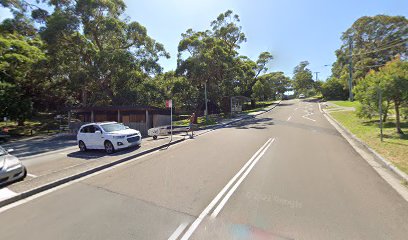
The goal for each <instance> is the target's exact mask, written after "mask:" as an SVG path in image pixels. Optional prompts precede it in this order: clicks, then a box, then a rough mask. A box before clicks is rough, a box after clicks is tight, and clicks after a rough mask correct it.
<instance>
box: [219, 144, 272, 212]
mask: <svg viewBox="0 0 408 240" xmlns="http://www.w3.org/2000/svg"><path fill="white" fill-rule="evenodd" d="M274 141H275V138H274V139H272V141H271V142H270V143H269V144H268V146H266V147H265V148H264V150H262V152H261V153H260V154H259V155H258V157H257V158H256V159H255V160H254V161H253V162H252V164H251V166H249V168H248V169H247V170H246V171H245V173H244V174H243V175H242V176H241V178H240V179H239V180H238V182H236V183H235V185H234V186H233V187H232V188H231V189H230V190H229V192H228V193H227V195H225V197H224V199H222V201H221V202H220V203H219V204H218V207H217V208H216V209H215V210H214V212H213V213H212V214H211V217H212V218H215V217H217V215H218V213H220V211H221V210H222V208H223V207H224V205H225V204H226V203H227V201H228V199H229V198H230V197H231V196H232V194H234V192H235V190H236V189H237V188H238V187H239V185H240V184H241V183H242V181H244V179H245V178H246V177H247V176H248V174H249V173H250V172H251V170H252V168H254V166H255V165H256V164H257V163H258V161H259V159H261V158H262V156H263V155H264V154H265V152H266V150H268V148H269V147H270V146H271V144H272V143H273V142H274Z"/></svg>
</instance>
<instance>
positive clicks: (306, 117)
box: [302, 113, 316, 122]
mask: <svg viewBox="0 0 408 240" xmlns="http://www.w3.org/2000/svg"><path fill="white" fill-rule="evenodd" d="M313 114H314V113H308V114H306V115H303V116H302V118H305V119H307V120H310V121H313V122H316V120H314V119H311V118H308V116H310V115H313Z"/></svg>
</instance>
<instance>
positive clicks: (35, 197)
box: [0, 150, 160, 213]
mask: <svg viewBox="0 0 408 240" xmlns="http://www.w3.org/2000/svg"><path fill="white" fill-rule="evenodd" d="M158 151H160V150H156V151H154V152H151V153H147V154H145V155H142V156H140V157H137V158H134V159H132V160H129V161H126V162H123V163H119V164H117V165H115V166H112V167H109V168H106V169H104V170H101V171H99V172H95V173H92V174H89V175H87V176H85V177H82V178H78V179H76V180H73V181H70V182H67V183H64V184H62V185H59V186H57V187H54V188H51V189H48V190H45V191H43V192H39V193H37V194H34V195H32V196H30V197H28V198H25V199H22V200H19V201H17V202H14V203H11V204H8V205H6V206H4V207H0V213H2V212H5V211H7V210H9V209H12V208H15V207H17V206H20V205H22V204H25V203H28V202H30V201H32V200H34V199H37V198H40V197H42V196H44V195H47V194H49V193H52V192H55V191H58V190H60V189H62V188H65V187H68V186H70V185H72V184H75V183H78V182H81V181H84V180H85V179H88V178H91V177H94V176H97V175H99V174H102V173H105V172H107V171H111V170H113V169H116V168H118V167H121V166H123V165H126V164H129V163H132V162H135V161H138V160H141V159H142V158H146V157H148V156H150V155H152V154H155V153H157V152H158Z"/></svg>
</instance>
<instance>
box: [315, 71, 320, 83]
mask: <svg viewBox="0 0 408 240" xmlns="http://www.w3.org/2000/svg"><path fill="white" fill-rule="evenodd" d="M315 73H316V82H317V80H319V77H318V76H319V73H320V72H315Z"/></svg>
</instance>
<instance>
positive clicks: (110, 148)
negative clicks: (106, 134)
mask: <svg viewBox="0 0 408 240" xmlns="http://www.w3.org/2000/svg"><path fill="white" fill-rule="evenodd" d="M105 151H106V153H107V154H111V153H114V152H115V148H114V147H113V144H112V143H111V142H109V141H106V142H105Z"/></svg>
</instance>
